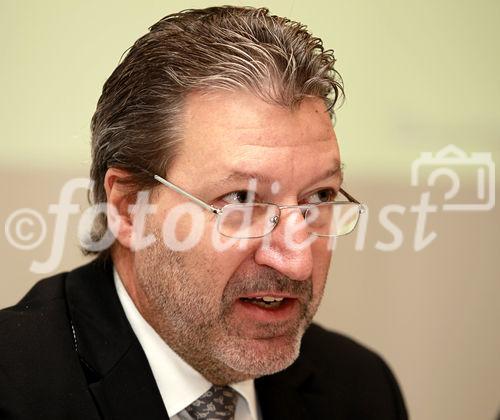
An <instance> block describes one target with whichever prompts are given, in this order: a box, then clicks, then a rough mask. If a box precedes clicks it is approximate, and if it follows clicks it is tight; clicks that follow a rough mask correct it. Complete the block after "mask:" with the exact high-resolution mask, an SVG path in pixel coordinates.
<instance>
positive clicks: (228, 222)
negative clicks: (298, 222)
mask: <svg viewBox="0 0 500 420" xmlns="http://www.w3.org/2000/svg"><path fill="white" fill-rule="evenodd" d="M154 178H155V179H156V180H157V181H158V182H160V183H161V184H163V185H165V186H166V187H168V188H170V189H172V190H174V191H176V192H178V193H179V194H181V195H183V196H184V197H186V198H188V199H189V200H191V201H193V202H194V203H196V204H198V205H199V206H201V207H202V208H204V209H205V210H208V211H209V212H211V213H214V214H215V215H216V216H217V231H218V232H219V233H220V234H221V235H223V236H226V237H229V238H235V239H252V238H262V237H263V236H266V235H268V234H269V233H271V232H272V231H273V229H274V228H275V227H276V226H277V225H278V223H279V221H280V219H281V211H282V210H285V209H298V210H300V212H301V213H302V216H303V217H304V220H305V225H306V227H307V231H308V232H309V233H310V234H312V235H315V236H320V237H337V236H343V235H347V234H349V233H351V232H352V231H353V230H354V229H355V228H356V225H357V224H358V221H359V218H360V216H361V214H362V213H364V212H365V208H364V206H363V205H362V204H361V203H360V202H359V201H358V200H356V199H355V198H354V197H352V196H351V195H349V194H348V193H347V192H345V191H344V190H343V189H342V188H341V189H340V190H339V192H340V193H342V195H344V196H345V198H347V201H325V202H321V203H314V204H297V205H286V206H280V205H278V204H274V203H241V204H240V203H235V204H232V203H231V204H226V205H225V206H223V207H222V208H218V207H215V206H212V205H210V204H208V203H206V202H204V201H203V200H200V199H199V198H197V197H195V196H194V195H192V194H190V193H188V192H187V191H185V190H183V189H182V188H180V187H178V186H177V185H175V184H172V183H171V182H169V181H167V180H166V179H164V178H162V177H161V176H159V175H154Z"/></svg>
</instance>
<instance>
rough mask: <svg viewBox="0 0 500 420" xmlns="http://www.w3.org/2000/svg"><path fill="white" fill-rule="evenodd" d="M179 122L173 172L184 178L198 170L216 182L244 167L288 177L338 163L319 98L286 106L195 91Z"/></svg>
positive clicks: (245, 95)
mask: <svg viewBox="0 0 500 420" xmlns="http://www.w3.org/2000/svg"><path fill="white" fill-rule="evenodd" d="M182 125H183V127H182V129H183V130H182V132H183V139H182V145H181V151H180V154H179V156H178V158H177V159H176V160H175V162H174V164H173V166H172V169H171V173H172V174H173V175H174V176H176V177H177V176H179V180H181V181H182V182H184V183H185V181H189V179H190V178H191V177H192V176H193V175H194V176H197V175H199V174H200V173H203V180H206V181H214V182H215V181H217V180H218V179H221V178H224V177H227V176H228V175H230V174H231V173H232V172H242V171H245V172H253V173H256V174H260V175H263V176H265V177H268V178H273V177H274V178H275V180H280V179H281V178H283V177H285V178H287V179H292V178H294V177H297V176H298V177H304V176H307V174H310V175H311V176H315V175H316V173H317V172H324V171H326V170H328V169H329V168H334V167H335V166H338V165H339V152H338V146H337V141H336V138H335V133H334V131H333V127H332V123H331V121H330V118H329V114H328V112H327V111H326V107H325V105H324V102H323V101H322V100H321V99H320V98H307V99H305V100H303V101H302V102H301V103H300V105H299V106H298V107H296V108H294V109H290V108H286V107H282V106H278V105H274V104H269V103H266V102H264V101H262V100H261V99H259V98H257V97H256V96H254V95H252V94H250V93H246V92H223V93H221V92H217V93H205V94H200V93H195V94H191V95H190V96H188V98H187V100H186V103H185V108H184V114H183V121H182ZM181 178H182V179H181ZM198 181H199V179H198Z"/></svg>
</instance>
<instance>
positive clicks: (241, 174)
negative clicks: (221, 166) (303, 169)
mask: <svg viewBox="0 0 500 420" xmlns="http://www.w3.org/2000/svg"><path fill="white" fill-rule="evenodd" d="M343 168H344V164H342V163H340V161H338V160H335V161H334V164H333V167H332V168H329V169H327V170H326V171H325V172H323V173H322V174H320V175H318V176H316V177H315V178H314V179H313V180H312V182H310V183H309V185H314V184H316V183H318V182H320V181H323V180H324V179H327V178H332V177H334V176H336V175H337V174H338V173H340V178H341V180H342V178H343V173H342V170H343ZM249 179H255V180H256V181H257V182H259V183H263V184H266V185H270V184H272V183H273V182H274V181H277V180H276V179H271V178H270V177H268V176H267V175H263V174H259V173H257V172H245V171H235V172H233V173H231V174H230V175H228V176H226V177H225V178H223V179H221V180H220V181H218V183H220V184H226V183H229V182H238V181H248V180H249Z"/></svg>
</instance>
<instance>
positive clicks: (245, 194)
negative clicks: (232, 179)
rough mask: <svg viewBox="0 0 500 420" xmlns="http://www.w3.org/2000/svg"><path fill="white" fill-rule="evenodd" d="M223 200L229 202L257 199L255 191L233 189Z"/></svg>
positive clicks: (244, 201) (241, 202)
mask: <svg viewBox="0 0 500 420" xmlns="http://www.w3.org/2000/svg"><path fill="white" fill-rule="evenodd" d="M221 200H222V201H224V202H226V203H227V204H244V203H252V202H254V201H255V192H253V191H247V190H240V191H233V192H230V193H229V194H226V195H225V196H223V197H222V198H221Z"/></svg>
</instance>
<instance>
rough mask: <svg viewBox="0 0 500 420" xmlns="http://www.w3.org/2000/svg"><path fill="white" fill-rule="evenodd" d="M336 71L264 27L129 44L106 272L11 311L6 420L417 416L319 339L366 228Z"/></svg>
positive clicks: (30, 298)
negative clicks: (318, 315)
mask: <svg viewBox="0 0 500 420" xmlns="http://www.w3.org/2000/svg"><path fill="white" fill-rule="evenodd" d="M334 61H335V60H334V57H333V52H332V51H325V50H324V49H323V47H322V44H321V41H320V40H319V39H318V38H314V37H312V36H311V35H310V34H309V33H308V32H307V31H306V30H305V28H304V27H303V26H302V25H300V24H299V23H295V22H291V21H289V20H286V19H283V18H279V17H276V16H271V15H269V13H268V11H267V10H266V9H252V8H234V7H220V8H209V9H205V10H189V11H184V12H181V13H178V14H174V15H170V16H167V17H166V18H164V19H162V20H161V21H159V22H158V23H156V24H155V25H153V26H152V27H151V28H150V32H149V33H148V34H146V35H144V36H143V37H142V38H140V39H139V40H138V41H137V42H136V43H135V44H134V45H133V46H132V48H131V49H130V51H129V52H128V54H127V56H126V57H125V59H124V60H123V62H122V63H121V64H120V65H119V66H118V67H117V69H116V70H115V71H114V72H113V74H112V75H111V76H110V78H109V79H108V80H107V82H106V83H105V85H104V88H103V92H102V96H101V98H100V100H99V103H98V105H97V110H96V113H95V115H94V117H93V120H92V157H93V161H92V168H91V177H92V180H93V181H94V184H93V201H94V203H96V204H98V203H104V202H105V203H107V207H106V211H105V212H102V213H100V214H99V216H100V218H98V219H96V223H95V225H94V226H93V231H92V234H91V235H90V237H89V238H88V239H89V243H88V248H89V249H90V250H91V251H92V252H96V253H98V254H99V255H98V258H97V259H96V260H95V261H93V262H91V263H90V264H87V265H85V266H83V267H80V268H78V269H76V270H73V271H71V272H69V273H63V274H59V275H56V276H54V277H52V278H49V279H45V280H43V281H41V282H39V283H38V284H37V285H36V286H35V287H34V288H33V289H32V290H31V291H30V292H29V293H28V294H27V295H26V296H25V297H24V298H23V299H22V300H21V302H20V303H19V304H18V305H16V306H14V307H12V308H8V309H6V310H4V311H3V312H2V314H1V318H0V328H1V332H2V341H1V344H0V355H1V356H0V378H1V381H0V417H1V418H2V419H3V418H16V419H18V418H21V419H24V418H26V419H27V418H30V419H31V418H37V419H42V418H43V419H49V418H50V419H60V418H71V419H100V418H102V419H135V418H145V419H165V418H169V417H170V418H174V419H192V418H193V419H198V418H207V419H208V418H210V419H213V418H216V419H232V418H235V419H253V420H256V419H324V418H332V419H403V418H406V411H405V407H404V402H403V399H402V396H401V393H400V391H399V388H398V385H397V383H396V380H395V379H394V377H393V375H392V373H391V372H390V370H389V368H388V367H387V365H386V364H385V363H384V362H383V361H382V359H381V358H380V357H379V356H377V355H376V354H374V353H373V352H371V351H369V350H367V349H365V348H364V347H362V346H361V345H359V344H357V343H355V342H353V341H352V340H350V339H348V338H346V337H343V336H341V335H339V334H336V333H332V332H327V331H325V330H323V329H322V328H320V327H319V326H316V325H311V326H310V323H311V321H312V318H313V316H314V314H315V312H316V310H317V308H318V305H319V303H320V300H321V297H322V295H323V290H324V285H325V281H326V277H327V273H328V268H329V263H330V258H331V239H332V238H334V237H336V236H341V235H344V234H346V233H349V232H350V231H352V229H354V227H355V225H356V223H357V220H358V218H359V214H360V213H361V211H362V206H361V205H360V204H359V203H358V202H357V201H356V200H355V199H354V198H353V197H352V196H350V195H349V194H348V193H346V192H344V191H343V190H342V189H341V182H342V173H341V163H340V156H339V151H338V146H337V140H336V137H335V133H334V130H333V128H332V123H331V116H332V114H333V107H334V105H335V104H336V103H337V101H338V100H339V98H340V96H341V94H342V85H341V83H340V78H339V76H338V74H337V73H336V71H335V70H334V67H333V65H334ZM342 195H344V196H345V197H344V198H342ZM110 233H112V234H113V235H112V236H110ZM115 237H116V240H115V241H113V243H112V244H111V246H110V247H106V245H107V244H108V242H109V241H108V240H109V238H112V239H114V238H115Z"/></svg>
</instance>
